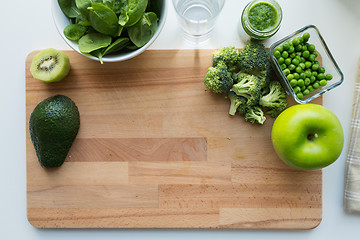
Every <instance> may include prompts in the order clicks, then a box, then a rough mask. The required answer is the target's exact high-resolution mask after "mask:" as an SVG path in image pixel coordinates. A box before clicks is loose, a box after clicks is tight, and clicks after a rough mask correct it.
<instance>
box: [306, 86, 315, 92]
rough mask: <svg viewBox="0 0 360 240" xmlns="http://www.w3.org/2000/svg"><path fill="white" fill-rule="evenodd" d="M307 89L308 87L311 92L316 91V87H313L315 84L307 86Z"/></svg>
mask: <svg viewBox="0 0 360 240" xmlns="http://www.w3.org/2000/svg"><path fill="white" fill-rule="evenodd" d="M306 89H308V90H309V92H312V91H314V88H313V86H311V85H309V86H307V88H306Z"/></svg>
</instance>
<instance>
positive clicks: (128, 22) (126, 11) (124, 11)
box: [119, 0, 148, 27]
mask: <svg viewBox="0 0 360 240" xmlns="http://www.w3.org/2000/svg"><path fill="white" fill-rule="evenodd" d="M123 2H124V3H126V4H125V5H124V6H123V7H122V8H121V13H120V16H119V24H120V25H121V26H124V27H131V26H133V25H134V24H136V23H137V22H138V21H139V20H140V19H141V17H142V16H143V14H144V12H145V10H146V7H147V5H148V0H127V1H123Z"/></svg>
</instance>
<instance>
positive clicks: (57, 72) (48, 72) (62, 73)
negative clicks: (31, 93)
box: [30, 48, 70, 82]
mask: <svg viewBox="0 0 360 240" xmlns="http://www.w3.org/2000/svg"><path fill="white" fill-rule="evenodd" d="M69 71H70V60H69V57H68V56H67V55H66V54H65V53H64V52H61V51H59V50H56V49H53V48H48V49H44V50H42V51H40V52H39V53H37V54H36V55H35V56H34V57H33V59H32V63H31V66H30V72H31V74H32V75H33V77H34V78H35V79H38V80H41V81H44V82H58V81H61V80H62V79H64V78H65V77H66V76H67V75H68V74H69Z"/></svg>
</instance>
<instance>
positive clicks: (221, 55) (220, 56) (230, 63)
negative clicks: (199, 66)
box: [212, 46, 240, 72]
mask: <svg viewBox="0 0 360 240" xmlns="http://www.w3.org/2000/svg"><path fill="white" fill-rule="evenodd" d="M239 55H240V53H239V51H238V50H237V49H235V47H234V46H230V47H223V48H220V49H218V50H216V51H215V52H214V53H213V65H212V66H213V67H216V65H217V64H218V63H219V62H224V63H225V64H226V65H227V67H228V70H229V71H230V72H232V71H234V70H235V69H236V67H237V63H238V62H239Z"/></svg>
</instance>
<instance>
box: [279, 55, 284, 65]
mask: <svg viewBox="0 0 360 240" xmlns="http://www.w3.org/2000/svg"><path fill="white" fill-rule="evenodd" d="M278 62H279V64H280V65H281V64H283V63H284V62H285V59H284V58H283V57H279V59H278Z"/></svg>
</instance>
